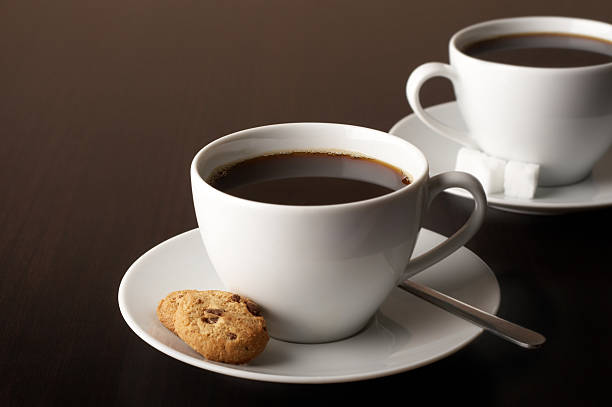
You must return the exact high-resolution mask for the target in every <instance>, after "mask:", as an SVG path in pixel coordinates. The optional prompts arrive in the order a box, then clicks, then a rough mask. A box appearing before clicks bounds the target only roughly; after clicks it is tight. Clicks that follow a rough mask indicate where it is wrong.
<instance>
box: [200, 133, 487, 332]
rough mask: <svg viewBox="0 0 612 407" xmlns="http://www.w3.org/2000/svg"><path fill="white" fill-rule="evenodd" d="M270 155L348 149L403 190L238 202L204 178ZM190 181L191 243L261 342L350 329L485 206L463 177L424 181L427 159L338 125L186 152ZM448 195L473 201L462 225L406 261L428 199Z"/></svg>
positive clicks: (390, 139)
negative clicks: (389, 174) (462, 192)
mask: <svg viewBox="0 0 612 407" xmlns="http://www.w3.org/2000/svg"><path fill="white" fill-rule="evenodd" d="M281 151H284V152H287V151H347V152H353V153H358V154H360V155H364V156H368V157H371V158H375V159H378V160H381V161H383V162H386V163H388V164H391V165H393V166H395V167H397V168H399V169H401V170H403V171H404V172H405V173H407V174H410V176H411V178H412V182H411V184H410V185H407V186H405V187H403V188H401V189H399V190H396V191H394V192H391V193H389V194H386V195H383V196H379V197H376V198H372V199H368V200H363V201H357V202H351V203H346V204H337V205H320V206H290V205H276V204H268V203H262V202H255V201H250V200H245V199H241V198H237V197H234V196H232V195H229V194H226V193H224V192H221V191H219V190H217V189H215V188H214V187H212V186H211V185H209V184H208V183H207V182H206V180H207V179H208V178H209V177H210V175H211V174H212V173H213V172H214V171H215V169H217V168H219V167H222V166H226V165H228V164H232V163H236V162H239V161H243V160H245V159H248V158H253V157H257V156H261V155H264V154H268V153H274V152H281ZM191 182H192V190H193V199H194V206H195V212H196V216H197V220H198V225H199V228H200V233H201V236H202V240H203V242H204V246H205V248H206V250H207V252H208V256H209V258H210V261H211V262H212V264H213V266H214V268H215V270H216V272H217V273H218V275H219V277H220V279H221V280H222V282H223V283H224V284H225V286H226V288H227V290H228V291H232V292H236V293H239V294H242V295H245V296H247V297H250V298H251V299H253V300H254V301H256V302H257V303H258V304H259V305H260V306H261V307H262V309H263V313H264V316H265V318H266V321H267V324H268V330H269V332H270V334H271V335H272V336H273V337H275V338H277V339H282V340H287V341H293V342H307V343H316V342H328V341H333V340H337V339H341V338H345V337H348V336H350V335H353V334H355V333H356V332H358V331H359V330H361V329H362V328H363V327H364V326H365V325H366V324H367V322H368V321H369V319H370V318H371V317H372V316H373V315H374V314H375V312H376V310H377V309H378V307H379V306H380V305H381V304H382V302H383V301H384V300H385V298H386V297H387V296H388V294H389V293H390V292H391V290H392V289H393V287H395V286H396V285H397V284H398V283H400V282H401V281H403V280H405V279H406V278H409V277H411V276H413V275H414V274H416V273H418V272H419V271H421V270H423V269H425V268H426V267H429V266H430V265H432V264H434V263H436V262H438V261H440V260H442V259H443V258H445V257H446V256H448V255H449V254H451V253H452V252H454V251H455V250H457V249H458V248H460V247H461V246H462V245H463V244H464V243H466V242H467V241H468V240H469V239H470V238H471V237H472V235H474V233H475V232H476V231H477V230H478V228H479V227H480V225H481V223H482V221H483V218H484V215H485V209H486V197H485V194H484V191H483V189H482V186H481V185H480V184H479V183H478V181H477V180H476V179H475V178H474V177H472V176H470V175H468V174H465V173H460V172H447V173H443V174H440V175H437V176H435V177H433V178H431V179H430V178H429V170H428V165H427V160H426V159H425V157H424V156H423V154H422V153H421V152H420V151H419V150H418V149H417V148H416V147H414V146H413V145H412V144H410V143H408V142H406V141H404V140H402V139H400V138H398V137H395V136H392V135H389V134H387V133H383V132H380V131H377V130H372V129H367V128H363V127H356V126H350V125H343V124H331V123H287V124H277V125H270V126H263V127H257V128H254V129H249V130H244V131H240V132H237V133H234V134H230V135H228V136H225V137H222V138H220V139H218V140H216V141H214V142H212V143H210V144H208V145H207V146H205V147H204V148H203V149H202V150H200V151H199V152H198V153H197V155H196V156H195V158H194V159H193V163H192V165H191ZM451 187H459V188H464V189H467V190H468V191H469V192H470V193H471V194H472V195H473V196H474V198H475V207H474V210H473V212H472V214H471V216H470V218H469V219H468V221H467V222H466V224H465V225H464V226H463V227H462V228H461V229H459V231H458V232H456V233H455V234H454V235H453V236H452V237H450V238H449V239H447V240H446V241H444V242H443V243H441V244H440V245H439V246H437V247H435V248H433V249H432V250H430V251H428V252H427V253H425V254H423V255H421V256H419V257H417V258H415V259H413V260H412V261H410V257H411V254H412V251H413V248H414V245H415V242H416V239H417V236H418V233H419V230H420V228H421V224H422V221H423V216H424V214H425V212H426V211H427V207H428V205H429V203H430V201H431V200H432V199H433V198H434V197H435V196H436V195H437V194H438V193H439V192H440V191H442V190H444V189H446V188H451Z"/></svg>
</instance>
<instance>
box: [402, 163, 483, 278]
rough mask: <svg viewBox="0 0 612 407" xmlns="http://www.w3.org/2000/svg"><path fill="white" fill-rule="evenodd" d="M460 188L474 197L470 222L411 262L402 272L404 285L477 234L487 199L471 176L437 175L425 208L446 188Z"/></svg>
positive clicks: (452, 173)
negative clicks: (407, 280)
mask: <svg viewBox="0 0 612 407" xmlns="http://www.w3.org/2000/svg"><path fill="white" fill-rule="evenodd" d="M454 187H459V188H463V189H465V190H467V191H468V192H469V193H470V194H472V196H473V197H474V210H473V211H472V214H471V215H470V217H469V219H468V220H467V222H465V224H464V225H463V226H462V227H461V228H460V229H459V230H458V231H457V232H455V234H453V235H452V236H451V237H449V238H448V239H446V240H445V241H444V242H442V243H440V244H439V245H437V246H436V247H434V248H433V249H431V250H429V251H427V252H426V253H423V254H421V255H420V256H418V257H416V258H414V259H412V260H411V261H410V263H408V266H407V267H406V269H405V270H404V274H403V275H402V279H401V280H400V281H404V280H406V279H409V278H410V277H412V276H414V275H415V274H417V273H419V272H421V271H423V270H424V269H426V268H427V267H429V266H431V265H433V264H435V263H437V262H439V261H440V260H442V259H444V258H445V257H447V256H449V255H450V254H452V253H453V252H455V251H456V250H457V249H459V248H460V247H461V246H463V245H464V244H465V243H467V241H468V240H470V239H471V238H472V236H474V234H476V232H477V231H478V229H479V228H480V225H482V222H483V221H484V218H485V213H486V208H487V196H486V194H485V192H484V189H483V188H482V185H481V184H480V182H478V180H477V179H476V178H474V177H473V176H472V175H470V174H468V173H465V172H459V171H449V172H445V173H442V174H438V175H436V176H434V177H432V178H431V179H430V180H429V182H428V184H427V188H428V190H429V193H428V198H427V204H426V208H428V207H429V204H430V203H431V201H432V200H433V199H434V198H435V197H436V195H438V194H439V193H440V192H442V191H443V190H445V189H447V188H454Z"/></svg>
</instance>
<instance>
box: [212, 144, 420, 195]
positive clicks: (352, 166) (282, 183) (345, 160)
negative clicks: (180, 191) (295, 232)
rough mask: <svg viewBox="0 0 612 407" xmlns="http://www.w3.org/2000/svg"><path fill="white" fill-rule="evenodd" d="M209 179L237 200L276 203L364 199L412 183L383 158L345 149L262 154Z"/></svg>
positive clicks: (216, 186) (217, 171) (217, 172)
mask: <svg viewBox="0 0 612 407" xmlns="http://www.w3.org/2000/svg"><path fill="white" fill-rule="evenodd" d="M207 182H208V183H209V184H210V185H212V186H213V187H215V188H216V189H218V190H220V191H223V192H225V193H227V194H230V195H233V196H236V197H238V198H243V199H248V200H251V201H257V202H264V203H271V204H280V205H334V204H342V203H348V202H356V201H362V200H365V199H371V198H375V197H378V196H382V195H385V194H388V193H390V192H393V191H396V190H398V189H400V188H402V187H405V186H406V185H408V184H410V176H408V175H407V174H405V173H404V172H403V171H402V170H400V169H399V168H396V167H394V166H392V165H390V164H387V163H385V162H382V161H379V160H376V159H373V158H369V157H364V156H356V155H351V154H349V153H335V152H302V151H293V152H286V153H276V154H268V155H262V156H259V157H255V158H251V159H247V160H244V161H240V162H238V163H235V164H231V165H228V166H225V167H221V168H218V169H217V170H215V171H214V172H213V174H212V175H211V176H210V177H209V178H208V180H207Z"/></svg>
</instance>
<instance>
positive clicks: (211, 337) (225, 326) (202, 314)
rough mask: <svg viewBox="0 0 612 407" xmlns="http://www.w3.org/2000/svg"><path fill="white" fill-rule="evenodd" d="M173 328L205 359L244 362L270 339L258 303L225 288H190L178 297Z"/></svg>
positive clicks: (261, 348)
mask: <svg viewBox="0 0 612 407" xmlns="http://www.w3.org/2000/svg"><path fill="white" fill-rule="evenodd" d="M174 331H175V332H176V334H177V335H178V336H179V337H180V338H181V339H182V340H183V341H185V343H187V344H188V345H189V346H191V347H192V348H193V349H194V350H196V351H197V352H198V353H200V354H201V355H202V356H204V357H205V358H206V359H209V360H214V361H217V362H226V363H234V364H242V363H246V362H248V361H250V360H251V359H253V358H254V357H255V356H257V355H259V354H260V353H261V352H262V351H263V350H264V348H265V347H266V344H267V343H268V339H269V338H268V333H267V330H266V322H265V320H264V318H263V316H262V315H261V310H260V308H259V307H258V306H257V304H256V303H255V302H253V301H251V300H250V299H248V298H246V297H241V296H239V295H237V294H232V293H228V292H225V291H217V290H210V291H196V292H193V291H189V292H185V293H184V295H183V296H182V298H180V299H179V300H178V307H177V309H176V314H175V316H174Z"/></svg>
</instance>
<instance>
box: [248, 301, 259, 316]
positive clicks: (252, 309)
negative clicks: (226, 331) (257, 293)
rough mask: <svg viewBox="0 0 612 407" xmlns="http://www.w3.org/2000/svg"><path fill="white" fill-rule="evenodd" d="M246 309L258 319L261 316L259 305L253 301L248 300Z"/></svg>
mask: <svg viewBox="0 0 612 407" xmlns="http://www.w3.org/2000/svg"><path fill="white" fill-rule="evenodd" d="M246 307H247V309H248V310H249V312H250V313H251V314H253V315H255V316H256V317H258V316H261V309H260V308H259V305H257V304H255V303H254V302H253V301H250V300H248V301H247V302H246Z"/></svg>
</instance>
